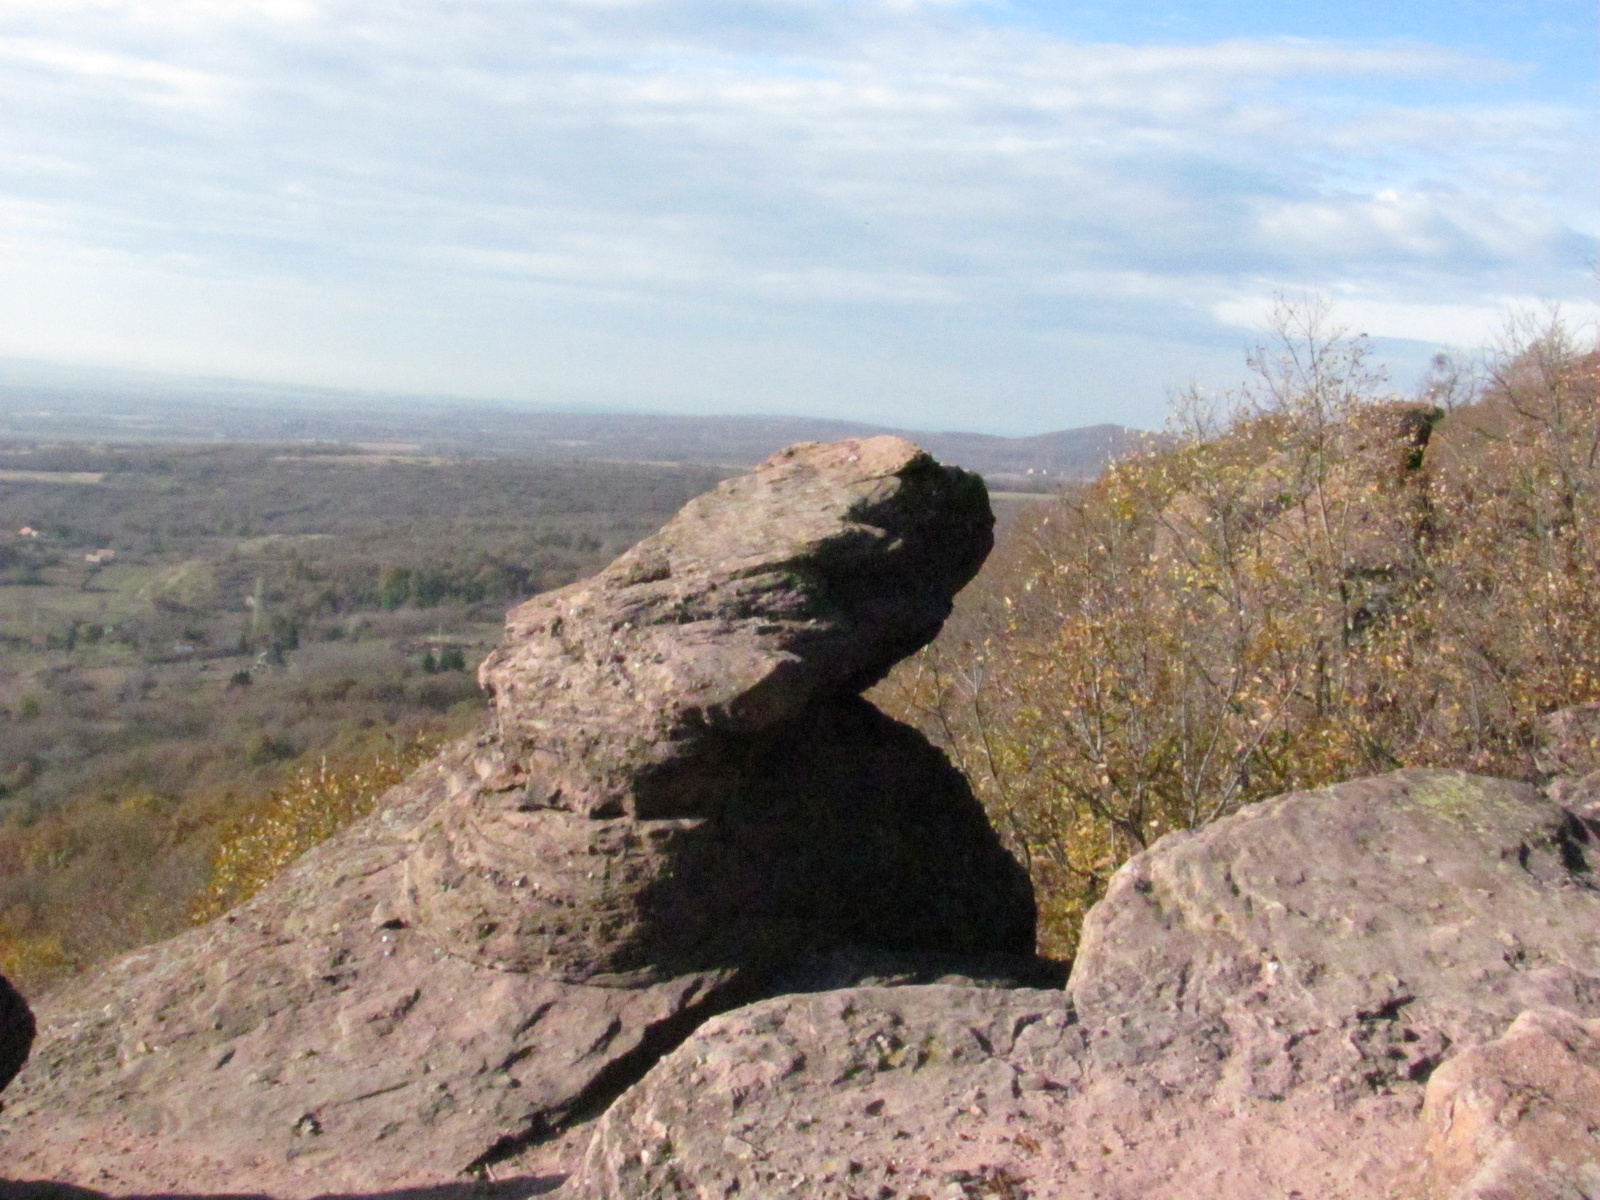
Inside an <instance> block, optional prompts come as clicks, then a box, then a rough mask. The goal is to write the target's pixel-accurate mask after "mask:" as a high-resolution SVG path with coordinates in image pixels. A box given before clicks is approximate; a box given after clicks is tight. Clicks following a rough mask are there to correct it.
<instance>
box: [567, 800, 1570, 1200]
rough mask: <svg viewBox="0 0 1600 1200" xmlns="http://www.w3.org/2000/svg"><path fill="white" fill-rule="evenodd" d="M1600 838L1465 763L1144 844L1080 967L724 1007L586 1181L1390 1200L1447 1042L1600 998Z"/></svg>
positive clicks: (614, 1130)
mask: <svg viewBox="0 0 1600 1200" xmlns="http://www.w3.org/2000/svg"><path fill="white" fill-rule="evenodd" d="M1595 849H1596V842H1595V838H1594V833H1593V831H1592V830H1590V829H1589V828H1588V827H1587V826H1585V825H1583V824H1582V823H1581V822H1578V821H1576V820H1575V819H1574V818H1573V817H1572V816H1571V814H1569V813H1568V812H1566V811H1565V810H1563V809H1562V808H1560V807H1559V806H1557V805H1556V804H1554V803H1552V802H1550V801H1548V800H1547V799H1545V798H1544V797H1542V796H1541V795H1540V794H1539V793H1537V792H1536V791H1534V790H1533V789H1532V788H1528V787H1525V786H1523V785H1520V784H1515V783H1508V782H1504V781H1501V780H1492V779H1483V778H1478V777H1474V776H1470V775H1465V774H1462V773H1460V772H1454V771H1401V772H1396V773H1394V774H1391V775H1387V776H1382V777H1379V778H1375V779H1368V780H1360V781H1356V782H1353V783H1348V784H1343V785H1340V786H1338V787H1332V788H1327V789H1323V790H1320V791H1316V792H1305V793H1295V794H1291V795H1288V796H1284V797H1280V798H1278V799H1276V800H1272V801H1267V802H1265V803H1262V804H1259V805H1255V806H1253V807H1251V808H1250V809H1248V810H1246V811H1244V812H1242V813H1240V814H1238V815H1236V816H1234V817H1231V818H1228V819H1226V820H1223V821H1219V822H1217V823H1216V824H1215V825H1212V826H1210V827H1207V828H1206V829H1204V830H1201V831H1199V832H1197V833H1193V834H1182V835H1175V836H1171V837H1168V838H1165V839H1163V840H1162V841H1161V842H1159V843H1158V844H1157V845H1156V846H1155V847H1154V848H1152V849H1151V850H1150V851H1148V852H1146V853H1145V854H1142V855H1140V856H1138V857H1137V858H1135V859H1133V860H1132V861H1130V862H1129V863H1128V864H1126V865H1125V866H1124V867H1123V869H1122V870H1121V871H1119V872H1118V873H1117V875H1116V877H1115V878H1114V880H1113V882H1112V885H1111V887H1110V889H1109V892H1108V895H1107V896H1106V898H1105V899H1104V900H1103V901H1102V902H1101V903H1100V904H1099V905H1098V906H1097V907H1096V908H1095V909H1094V910H1093V911H1092V912H1091V914H1090V917H1089V920H1088V922H1087V925H1086V929H1085V936H1084V940H1083V944H1082V951H1081V953H1080V956H1079V959H1078V962H1077V964H1076V966H1075V968H1074V973H1073V975H1072V978H1071V979H1070V980H1069V983H1068V987H1067V990H1066V992H1065V993H1048V992H1021V991H1012V992H983V991H977V990H969V989H950V988H903V989H856V990H847V991H840V992H834V993H828V994H824V995H820V996H806V997H782V998H778V999H773V1000H769V1001H765V1002H763V1003H761V1004H758V1005H754V1006H751V1007H749V1008H746V1009H741V1010H739V1011H736V1012H733V1013H729V1014H727V1015H725V1016H722V1017H720V1018H717V1019H716V1020H713V1021H711V1022H710V1023H708V1024H707V1025H705V1026H703V1027H702V1028H701V1029H700V1030H699V1031H698V1032H697V1033H696V1034H695V1035H694V1036H693V1037H691V1038H690V1039H689V1040H688V1041H687V1042H685V1043H684V1044H683V1045H682V1046H681V1047H680V1048H679V1049H678V1050H676V1051H674V1052H673V1054H672V1055H670V1056H669V1057H668V1058H667V1059H665V1060H664V1061H663V1062H662V1063H661V1064H659V1065H658V1066H657V1067H655V1068H654V1069H653V1070H652V1071H651V1072H650V1073H649V1074H648V1075H646V1076H645V1078H644V1079H643V1080H641V1081H640V1082H639V1083H638V1084H636V1085H635V1086H634V1087H633V1088H631V1089H630V1090H629V1091H628V1092H627V1093H625V1094H624V1095H623V1097H622V1098H621V1099H620V1100H619V1101H618V1102H617V1103H616V1104H615V1105H613V1106H612V1108H611V1109H610V1110H609V1111H608V1112H607V1113H606V1115H605V1116H604V1117H603V1118H602V1120H601V1121H600V1122H599V1124H598V1125H597V1132H596V1135H595V1140H594V1142H593V1144H592V1145H591V1147H590V1149H589V1152H588V1155H587V1158H586V1160H585V1164H584V1167H583V1169H582V1171H581V1172H580V1173H579V1175H578V1176H577V1177H575V1179H574V1180H573V1181H572V1182H570V1183H569V1184H568V1185H567V1186H568V1189H569V1191H570V1192H571V1193H572V1194H574V1195H581V1196H585V1197H606V1198H608V1200H609V1198H616V1200H620V1198H624V1197H626V1198H629V1200H633V1198H640V1200H642V1198H643V1197H646V1196H649V1197H672V1196H680V1195H681V1196H685V1197H688V1196H694V1197H700V1196H707V1195H710V1196H724V1195H751V1194H753V1195H767V1194H775V1193H778V1192H780V1191H782V1189H785V1188H787V1189H790V1190H797V1189H798V1190H800V1191H801V1194H805V1195H808V1196H816V1197H824V1198H831V1197H838V1198H839V1200H845V1198H847V1197H856V1196H884V1197H889V1196H907V1197H908V1196H913V1195H926V1196H929V1197H958V1196H991V1195H1001V1196H1005V1195H1017V1196H1021V1195H1024V1194H1028V1193H1029V1192H1031V1194H1033V1195H1036V1196H1073V1197H1082V1198H1084V1200H1091V1198H1093V1200H1135V1198H1138V1200H1162V1198H1172V1200H1177V1198H1180V1197H1185V1198H1188V1197H1195V1198H1198V1197H1228V1198H1229V1200H1257V1198H1259V1200H1283V1198H1284V1197H1286V1196H1294V1195H1296V1193H1298V1194H1299V1195H1301V1196H1303V1197H1306V1198H1310V1197H1317V1198H1319V1200H1320V1198H1324V1197H1328V1198H1334V1197H1337V1198H1348V1200H1379V1198H1384V1200H1387V1198H1388V1197H1389V1195H1390V1191H1391V1188H1393V1187H1394V1186H1396V1184H1397V1180H1399V1179H1400V1178H1401V1171H1402V1168H1404V1167H1406V1165H1407V1164H1411V1165H1412V1166H1413V1167H1414V1166H1415V1164H1416V1163H1417V1162H1419V1161H1420V1160H1421V1156H1422V1154H1423V1146H1424V1132H1425V1127H1424V1125H1423V1123H1422V1122H1421V1121H1420V1120H1419V1119H1418V1118H1419V1113H1420V1111H1421V1108H1422V1104H1423V1098H1424V1088H1425V1087H1426V1085H1427V1082H1428V1080H1429V1078H1430V1076H1431V1075H1432V1074H1433V1072H1434V1071H1435V1069H1436V1068H1438V1067H1439V1065H1440V1064H1441V1063H1445V1064H1448V1063H1449V1062H1450V1060H1451V1056H1452V1055H1453V1054H1461V1053H1462V1052H1464V1051H1466V1050H1468V1049H1470V1048H1471V1047H1474V1046H1479V1045H1483V1044H1485V1043H1487V1042H1491V1041H1493V1040H1494V1039H1496V1038H1498V1037H1500V1036H1501V1035H1502V1034H1503V1033H1504V1032H1505V1031H1506V1029H1507V1027H1508V1026H1509V1025H1510V1024H1511V1022H1512V1021H1513V1020H1515V1019H1516V1018H1517V1016H1518V1015H1519V1014H1520V1013H1522V1012H1523V1011H1524V1010H1526V1009H1529V1008H1539V1007H1550V1006H1555V1007H1558V1008H1560V1009H1561V1010H1563V1011H1565V1012H1567V1013H1569V1014H1572V1015H1573V1016H1574V1017H1575V1018H1595V1017H1600V892H1597V891H1596V888H1595V886H1594V882H1593V878H1592V873H1591V869H1590V863H1591V859H1592V857H1593V854H1594V851H1595ZM1575 1053H1576V1052H1575ZM1585 1053H1587V1051H1585ZM802 1177H803V1178H804V1181H805V1182H804V1183H803V1184H801V1183H800V1182H798V1181H799V1180H801V1179H802ZM735 1184H737V1188H735ZM1007 1188H1011V1189H1013V1190H1012V1191H1007V1190H1005V1189H1007ZM885 1189H889V1190H885ZM564 1194H565V1193H564ZM1487 1195H1488V1194H1487V1193H1485V1196H1487Z"/></svg>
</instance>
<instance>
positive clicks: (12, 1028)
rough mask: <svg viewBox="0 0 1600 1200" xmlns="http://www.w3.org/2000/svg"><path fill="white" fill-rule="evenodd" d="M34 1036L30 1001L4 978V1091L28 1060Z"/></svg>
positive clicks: (0, 983) (0, 996)
mask: <svg viewBox="0 0 1600 1200" xmlns="http://www.w3.org/2000/svg"><path fill="white" fill-rule="evenodd" d="M33 1036H34V1025H33V1012H32V1010H31V1009H29V1007H28V1002H27V1001H26V1000H24V999H23V998H22V995H21V993H19V992H18V991H17V989H16V988H14V987H12V986H11V983H10V981H9V980H7V979H6V977H5V976H4V975H0V1091H4V1090H5V1086H6V1084H8V1083H10V1082H11V1081H12V1080H13V1079H14V1078H16V1074H17V1072H18V1071H20V1070H22V1064H23V1063H25V1062H27V1061H28V1050H29V1048H30V1047H31V1046H32V1045H33Z"/></svg>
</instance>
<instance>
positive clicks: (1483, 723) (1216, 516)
mask: <svg viewBox="0 0 1600 1200" xmlns="http://www.w3.org/2000/svg"><path fill="white" fill-rule="evenodd" d="M1280 316H1281V320H1280V323H1279V330H1278V332H1279V334H1280V337H1279V340H1278V342H1277V344H1276V345H1275V346H1274V347H1273V348H1271V349H1263V350H1262V351H1260V352H1259V353H1258V354H1257V355H1256V356H1255V357H1254V359H1253V360H1252V362H1251V366H1252V368H1253V369H1254V374H1255V382H1254V383H1253V385H1251V386H1249V387H1248V388H1247V389H1245V390H1244V391H1242V392H1240V393H1238V394H1236V395H1233V396H1230V397H1228V398H1227V401H1226V402H1225V404H1223V405H1221V406H1208V405H1206V404H1205V403H1204V402H1203V399H1202V398H1201V397H1199V396H1197V395H1194V394H1190V395H1188V396H1186V397H1183V398H1182V400H1181V402H1180V404H1179V406H1178V408H1179V413H1178V421H1177V425H1178V432H1179V435H1180V436H1179V437H1178V438H1177V440H1176V442H1175V443H1174V444H1173V445H1172V446H1170V447H1169V448H1166V449H1162V450H1159V451H1153V452H1149V453H1145V454H1141V455H1137V456H1134V457H1130V458H1128V459H1125V460H1124V461H1122V462H1120V463H1119V464H1118V465H1116V466H1115V467H1114V468H1113V469H1112V470H1110V471H1109V472H1108V473H1107V474H1106V475H1105V476H1104V477H1102V478H1101V479H1100V480H1098V481H1096V482H1094V483H1092V484H1089V485H1085V486H1081V487H1077V488H1074V489H1072V490H1070V491H1068V492H1066V493H1065V494H1063V495H1062V496H1060V497H1059V499H1057V500H1055V501H1053V502H1051V503H1049V504H1048V505H1042V506H1040V507H1039V508H1037V509H1036V510H1035V511H1034V512H1033V513H1031V514H1030V515H1029V516H1028V517H1027V518H1026V519H1024V520H1022V521H1020V522H1019V523H1018V525H1017V526H1015V527H1014V528H1013V529H1012V531H1011V532H1010V534H1009V535H1008V537H1007V538H1006V539H1005V540H1004V542H1003V544H1002V546H1001V548H1000V549H999V550H998V551H997V552H996V555H995V557H994V558H993V559H992V560H991V563H990V565H989V566H988V567H986V569H985V571H984V573H983V574H982V575H981V576H980V577H979V580H978V581H977V582H976V583H975V585H974V586H973V588H971V589H969V592H968V593H967V594H966V595H964V597H963V598H962V601H961V606H960V609H959V612H958V616H957V618H956V619H954V620H952V622H951V623H950V624H949V625H948V626H947V628H946V630H945V633H944V634H943V635H942V636H941V637H940V639H939V640H938V641H937V642H936V643H935V644H934V645H933V646H931V647H930V648H929V649H928V650H926V651H924V652H923V653H922V654H920V655H918V656H917V657H916V658H914V659H912V660H910V661H909V662H907V663H905V664H902V666H901V668H900V669H898V670H897V672H896V673H895V674H894V675H893V676H891V678H890V680H888V681H887V682H886V683H885V684H884V685H882V686H881V688H880V691H879V693H878V695H877V696H876V697H875V698H876V699H878V700H879V702H880V703H882V704H884V705H885V706H886V707H887V708H889V709H890V710H891V711H893V712H895V713H896V714H897V715H900V716H902V717H904V718H905V719H908V720H911V721H913V722H915V723H916V724H917V725H919V726H920V727H921V728H922V729H923V730H924V731H925V732H927V733H928V734H929V736H931V737H932V738H934V740H935V741H937V742H938V743H939V744H941V745H942V746H944V747H945V748H946V750H947V751H948V752H949V753H950V754H951V756H952V757H953V759H954V760H955V761H956V762H957V764H958V765H959V766H960V767H961V768H962V769H963V770H964V771H965V772H966V773H967V775H968V776H969V778H971V779H972V780H973V783H974V786H975V788H976V789H977V790H978V792H979V793H980V795H981V796H982V798H983V800H984V802H985V804H986V805H987V806H988V808H989V811H990V813H991V816H992V817H993V819H994V820H995V823H996V825H997V826H998V827H999V828H1000V830H1001V831H1002V834H1003V835H1004V836H1005V837H1006V838H1007V839H1008V840H1009V842H1010V844H1011V845H1012V847H1013V848H1014V850H1015V851H1016V852H1017V853H1018V854H1019V856H1020V857H1021V858H1022V859H1023V860H1024V861H1025V863H1026V864H1027V865H1028V867H1029V869H1030V871H1031V872H1032V874H1033V876H1034V879H1035V884H1036V887H1037V888H1038V891H1039V894H1040V898H1041V918H1042V921H1041V924H1042V927H1043V938H1042V940H1043V948H1044V949H1045V951H1046V952H1047V953H1051V954H1053V955H1056V956H1060V957H1069V956H1070V955H1071V954H1072V952H1073V950H1074V947H1075V945H1076V939H1077V932H1078V928H1079V925H1080V922H1081V919H1082V916H1083V913H1084V911H1085V910H1086V909H1087V907H1088V906H1089V905H1090V904H1092V903H1093V902H1094V900H1095V899H1097V898H1098V897H1099V895H1100V894H1101V893H1102V892H1103V890H1104V888H1105V885H1106V881H1107V880H1108V878H1109V876H1110V874H1111V872H1112V871H1114V870H1115V869H1116V867H1117V866H1118V865H1119V864H1120V863H1121V862H1123V861H1124V860H1125V859H1126V858H1127V857H1128V856H1129V855H1130V854H1132V853H1135V852H1137V851H1138V850H1139V849H1141V848H1143V847H1145V846H1147V845H1149V844H1150V843H1151V842H1152V841H1154V840H1155V839H1156V838H1157V837H1160V836H1161V835H1162V834H1164V833H1166V832H1168V831H1171V830H1177V829H1186V828H1192V827H1194V826H1196V825H1200V824H1203V823H1205V822H1207V821H1210V820H1214V819H1215V818H1217V817H1219V816H1221V815H1224V814H1225V813H1228V812H1231V811H1233V810H1234V809H1236V808H1238V806H1239V805H1241V804H1244V803H1247V802H1249V801H1252V800H1257V799H1261V798H1263V797H1266V796H1270V795H1273V794H1275V793H1278V792H1282V791H1285V790H1289V789H1293V788H1303V787H1314V786H1318V785H1322V784H1327V783H1331V782H1334V781H1337V780H1340V779H1345V778H1350V777H1353V776H1359V775H1363V774H1369V773H1372V772H1376V771H1384V770H1389V769H1393V768H1395V767H1399V766H1421V765H1429V766H1459V767H1463V768H1466V769H1469V770H1474V771H1480V772H1484V773H1491V774H1499V775H1507V776H1513V777H1528V776H1531V774H1532V772H1533V766H1532V748H1533V730H1534V726H1535V719H1536V718H1537V717H1538V716H1539V715H1540V714H1542V713H1544V712H1548V711H1550V710H1551V709H1554V708H1557V707H1561V706H1563V705H1567V704H1572V703H1577V702H1583V701H1590V700H1595V699H1600V678H1597V674H1596V672H1597V667H1600V545H1597V544H1596V543H1597V539H1600V412H1597V364H1600V360H1597V356H1596V355H1595V354H1594V353H1593V352H1592V351H1588V350H1585V349H1584V348H1583V347H1581V346H1579V345H1578V344H1577V343H1576V341H1575V340H1574V338H1573V337H1572V336H1571V335H1570V334H1569V333H1568V332H1567V331H1566V330H1565V329H1563V328H1562V327H1561V325H1560V324H1559V323H1552V324H1551V325H1549V326H1548V327H1542V328H1523V329H1522V330H1520V336H1519V337H1518V338H1517V339H1516V344H1515V345H1514V346H1513V347H1511V349H1509V350H1508V351H1507V352H1506V353H1505V354H1503V355H1502V356H1500V357H1499V358H1498V359H1497V360H1496V361H1495V362H1493V363H1492V364H1491V365H1490V366H1489V367H1488V368H1487V370H1486V371H1485V372H1483V373H1482V374H1481V375H1479V376H1478V377H1476V378H1469V377H1467V376H1466V375H1465V374H1464V373H1462V372H1460V371H1458V370H1456V369H1454V368H1452V367H1451V366H1450V364H1448V363H1446V362H1441V363H1440V364H1439V365H1438V369H1437V370H1436V372H1435V374H1434V376H1433V378H1431V379H1430V380H1429V381H1428V384H1427V386H1426V388H1425V391H1424V395H1423V396H1422V397H1421V398H1420V399H1419V400H1418V401H1416V402H1408V403H1399V402H1396V401H1395V400H1394V399H1393V398H1391V397H1386V396H1384V395H1383V392H1382V383H1383V380H1382V376H1381V374H1380V373H1378V372H1376V371H1374V370H1372V369H1371V367H1370V364H1369V360H1368V357H1367V352H1366V348H1365V346H1364V344H1363V343H1362V342H1361V341H1360V340H1359V339H1355V340H1350V339H1346V338H1344V337H1342V336H1340V335H1339V334H1337V333H1336V332H1330V331H1329V329H1328V327H1327V319H1326V314H1325V313H1324V312H1323V311H1321V310H1319V309H1317V308H1299V309H1285V310H1284V311H1283V312H1282V313H1281V314H1280Z"/></svg>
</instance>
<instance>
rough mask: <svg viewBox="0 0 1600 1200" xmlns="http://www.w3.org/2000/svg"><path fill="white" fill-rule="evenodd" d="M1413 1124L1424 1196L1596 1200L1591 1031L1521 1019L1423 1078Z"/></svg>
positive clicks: (1598, 1058) (1599, 1096)
mask: <svg viewBox="0 0 1600 1200" xmlns="http://www.w3.org/2000/svg"><path fill="white" fill-rule="evenodd" d="M1423 1120H1424V1121H1425V1122H1426V1127H1427V1138H1428V1142H1427V1158H1426V1167H1425V1175H1424V1178H1423V1183H1424V1185H1425V1188H1426V1192H1425V1194H1427V1195H1431V1196H1444V1197H1450V1198H1451V1200H1567V1198H1569V1197H1575V1196H1594V1195H1600V1149H1597V1147H1596V1145H1595V1142H1596V1127H1597V1126H1600V1021H1581V1020H1579V1019H1578V1018H1576V1017H1574V1016H1573V1015H1572V1014H1571V1013H1569V1012H1567V1011H1565V1010H1563V1009H1559V1008H1536V1009H1530V1010H1529V1011H1527V1012H1525V1013H1523V1014H1522V1015H1521V1016H1520V1017H1518V1018H1517V1019H1516V1020H1515V1021H1514V1022H1512V1025H1511V1028H1510V1029H1508V1030H1506V1032H1505V1035H1504V1036H1502V1037H1500V1038H1497V1039H1496V1040H1494V1041H1492V1042H1489V1043H1487V1044H1486V1045H1482V1046H1473V1047H1470V1048H1469V1049H1467V1050H1464V1051H1463V1052H1462V1053H1460V1054H1458V1055H1456V1056H1455V1057H1454V1058H1452V1059H1450V1061H1449V1062H1447V1063H1445V1064H1444V1065H1443V1066H1441V1067H1440V1068H1439V1069H1438V1070H1437V1071H1435V1072H1434V1073H1433V1078H1431V1079H1430V1080H1428V1092H1427V1100H1426V1102H1425V1104H1424V1106H1423Z"/></svg>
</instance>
